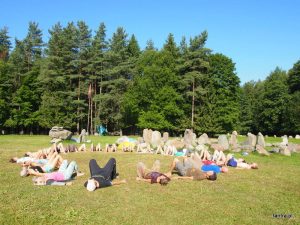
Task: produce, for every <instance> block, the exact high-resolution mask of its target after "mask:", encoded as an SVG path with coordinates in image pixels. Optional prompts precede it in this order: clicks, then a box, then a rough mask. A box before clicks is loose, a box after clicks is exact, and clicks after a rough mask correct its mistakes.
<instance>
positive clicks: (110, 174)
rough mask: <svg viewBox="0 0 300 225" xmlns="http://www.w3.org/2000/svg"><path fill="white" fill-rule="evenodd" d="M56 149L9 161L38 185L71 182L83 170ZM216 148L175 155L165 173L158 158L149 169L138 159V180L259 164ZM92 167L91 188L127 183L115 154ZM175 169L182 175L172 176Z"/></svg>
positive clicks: (208, 174) (198, 176) (204, 175)
mask: <svg viewBox="0 0 300 225" xmlns="http://www.w3.org/2000/svg"><path fill="white" fill-rule="evenodd" d="M56 150H57V149H56V146H55V145H53V146H52V147H50V148H47V149H43V150H40V151H38V152H27V153H26V154H25V156H24V157H22V158H17V157H14V158H12V159H10V162H13V163H18V164H20V165H21V166H22V170H21V172H20V175H21V176H23V177H25V176H29V175H33V176H35V177H34V178H33V183H34V184H35V185H71V184H72V180H73V179H74V178H75V177H76V176H81V175H84V174H83V173H81V172H80V171H79V168H78V165H77V163H76V162H75V161H71V162H68V161H67V160H65V159H63V158H62V157H61V155H60V154H59V153H58V152H57V151H56ZM216 151H217V152H216ZM216 151H215V152H214V155H210V154H209V152H208V151H205V150H204V151H202V152H200V154H198V153H197V152H195V153H191V155H190V157H183V158H181V159H179V158H174V160H173V161H172V163H171V166H170V169H169V171H168V172H166V173H161V172H160V161H159V160H156V161H155V162H154V164H153V166H152V168H151V169H148V168H147V167H146V165H145V164H144V163H143V162H139V163H138V164H137V178H136V180H137V181H145V182H149V183H151V184H153V183H159V184H161V185H167V184H168V183H169V182H170V181H171V179H190V180H204V179H207V180H211V181H215V180H216V179H217V174H219V173H221V172H223V173H226V172H227V171H228V167H227V166H231V167H237V168H242V169H257V168H258V167H257V164H255V163H251V164H249V163H246V161H245V160H244V159H235V158H234V156H233V155H232V154H228V155H227V156H225V154H224V153H223V151H218V150H216ZM89 169H90V178H89V179H88V180H87V181H86V182H85V183H84V186H85V187H86V189H87V190H88V191H94V190H96V189H98V188H104V187H109V186H112V185H119V184H124V183H126V180H125V179H123V180H115V179H116V178H118V175H119V174H118V173H117V163H116V159H115V158H110V159H109V160H108V162H107V163H106V165H105V166H104V167H102V168H101V167H100V166H99V165H98V164H97V162H96V160H95V159H91V160H90V162H89ZM174 173H177V175H179V176H173V174H174Z"/></svg>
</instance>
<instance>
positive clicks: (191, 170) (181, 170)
mask: <svg viewBox="0 0 300 225" xmlns="http://www.w3.org/2000/svg"><path fill="white" fill-rule="evenodd" d="M194 165H195V164H194V162H193V159H191V158H183V161H180V160H179V159H178V158H175V159H174V160H173V162H172V164H171V169H170V171H174V170H176V171H177V173H178V175H179V177H173V179H190V180H204V179H207V180H212V181H214V180H216V179H217V174H216V173H215V172H214V171H207V172H203V171H201V170H200V168H199V167H198V168H195V167H194Z"/></svg>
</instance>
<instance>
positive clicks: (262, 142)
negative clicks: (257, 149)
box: [257, 132, 266, 147]
mask: <svg viewBox="0 0 300 225" xmlns="http://www.w3.org/2000/svg"><path fill="white" fill-rule="evenodd" d="M257 144H258V145H260V146H262V147H266V143H265V138H264V135H262V133H260V132H259V133H258V138H257Z"/></svg>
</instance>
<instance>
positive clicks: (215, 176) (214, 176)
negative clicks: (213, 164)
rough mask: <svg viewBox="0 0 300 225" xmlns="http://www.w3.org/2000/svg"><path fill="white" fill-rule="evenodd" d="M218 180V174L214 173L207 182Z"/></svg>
mask: <svg viewBox="0 0 300 225" xmlns="http://www.w3.org/2000/svg"><path fill="white" fill-rule="evenodd" d="M216 179H217V174H216V172H214V173H213V174H212V175H210V176H209V177H208V178H207V180H216Z"/></svg>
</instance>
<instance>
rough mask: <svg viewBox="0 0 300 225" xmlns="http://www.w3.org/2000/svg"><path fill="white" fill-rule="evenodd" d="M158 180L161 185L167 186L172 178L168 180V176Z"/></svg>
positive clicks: (160, 177)
mask: <svg viewBox="0 0 300 225" xmlns="http://www.w3.org/2000/svg"><path fill="white" fill-rule="evenodd" d="M158 179H159V181H158V182H159V183H160V185H167V184H168V183H169V181H170V178H168V177H166V176H159V177H158Z"/></svg>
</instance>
